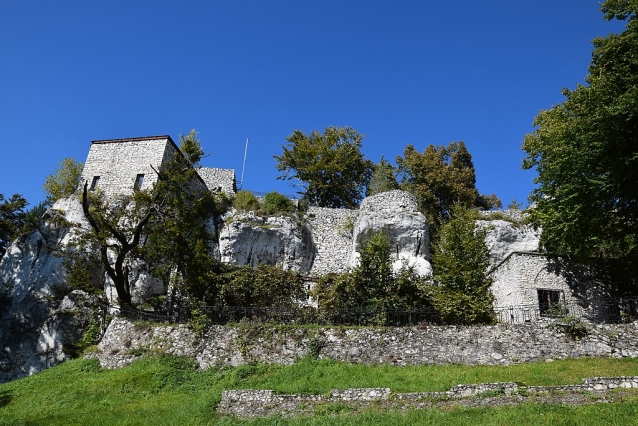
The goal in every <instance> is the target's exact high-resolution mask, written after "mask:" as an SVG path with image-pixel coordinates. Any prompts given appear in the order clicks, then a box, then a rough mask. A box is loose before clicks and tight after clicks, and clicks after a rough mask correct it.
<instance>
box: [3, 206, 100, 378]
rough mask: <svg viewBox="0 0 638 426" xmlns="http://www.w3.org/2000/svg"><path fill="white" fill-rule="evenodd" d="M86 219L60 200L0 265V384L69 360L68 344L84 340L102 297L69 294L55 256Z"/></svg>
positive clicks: (14, 244)
mask: <svg viewBox="0 0 638 426" xmlns="http://www.w3.org/2000/svg"><path fill="white" fill-rule="evenodd" d="M81 214H82V213H81V206H80V204H79V202H78V201H77V200H76V199H65V200H60V201H59V202H57V203H56V204H55V205H54V206H53V208H52V209H49V210H48V211H47V212H46V213H45V215H44V216H43V217H42V219H41V221H40V226H39V229H38V230H35V231H33V232H32V233H30V234H29V235H25V236H23V237H21V238H18V239H17V240H15V241H13V243H12V244H11V246H10V247H9V248H8V250H7V252H6V253H5V255H4V256H3V257H2V259H1V260H0V293H1V295H0V297H1V299H2V303H0V382H5V381H9V380H13V379H16V378H20V377H24V376H26V375H30V374H34V373H36V372H38V371H41V370H43V369H45V368H48V367H51V366H53V365H56V364H58V363H59V362H62V361H64V360H65V359H67V357H68V354H67V350H66V348H68V347H69V346H68V345H72V344H73V343H75V342H77V341H78V340H79V339H80V338H81V337H82V334H83V332H84V329H85V327H86V325H87V324H88V320H89V318H90V316H91V309H92V307H93V306H96V304H97V298H96V297H95V296H92V295H89V294H87V293H85V292H82V291H77V290H76V291H73V292H69V291H68V289H65V281H66V274H65V272H64V269H63V268H62V267H61V259H60V258H58V257H56V256H55V255H54V252H55V250H56V249H58V248H59V247H60V246H61V245H62V244H65V243H66V242H68V240H69V238H71V232H72V231H71V228H70V223H69V222H70V221H79V220H80V218H81V217H80V215H81ZM82 217H83V216H82ZM65 293H66V294H65Z"/></svg>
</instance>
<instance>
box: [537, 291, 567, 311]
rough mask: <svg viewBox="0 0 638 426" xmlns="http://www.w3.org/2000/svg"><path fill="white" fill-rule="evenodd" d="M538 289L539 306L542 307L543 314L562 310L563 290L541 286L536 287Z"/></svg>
mask: <svg viewBox="0 0 638 426" xmlns="http://www.w3.org/2000/svg"><path fill="white" fill-rule="evenodd" d="M536 291H537V292H538V308H539V309H540V313H541V315H543V314H549V313H551V312H553V311H556V310H560V307H561V293H562V291H561V290H549V289H544V288H539V289H536Z"/></svg>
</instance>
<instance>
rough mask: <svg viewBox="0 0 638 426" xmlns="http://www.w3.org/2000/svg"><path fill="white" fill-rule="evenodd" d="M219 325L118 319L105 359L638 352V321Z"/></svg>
mask: <svg viewBox="0 0 638 426" xmlns="http://www.w3.org/2000/svg"><path fill="white" fill-rule="evenodd" d="M261 327H262V328H261V332H260V331H259V328H253V329H250V332H249V333H247V332H246V329H243V330H242V329H241V328H239V327H227V326H213V327H211V328H210V330H209V331H208V333H206V335H205V336H204V337H203V338H201V339H199V338H198V337H197V336H196V335H195V334H194V333H193V332H192V331H191V330H190V329H189V328H188V327H187V326H186V325H172V326H168V325H167V326H156V327H151V326H137V325H135V324H133V323H131V322H129V321H127V320H124V319H121V318H115V319H114V320H113V321H112V322H111V324H110V325H109V327H108V330H107V332H106V334H105V336H104V337H103V339H102V341H101V342H100V344H99V345H98V349H99V353H97V354H96V355H95V356H96V357H97V358H99V359H100V363H101V364H102V366H104V367H107V368H117V367H121V366H124V365H128V364H130V363H131V362H132V361H133V360H134V359H136V358H137V357H138V356H139V354H142V353H146V352H149V351H150V352H154V351H160V352H165V353H169V354H173V355H184V356H189V357H192V358H194V359H195V360H196V361H197V362H198V364H199V365H200V367H202V368H204V369H206V368H209V367H211V366H215V367H219V366H224V365H232V366H237V365H241V364H246V363H249V362H252V361H258V362H265V363H275V364H287V365H289V364H292V363H293V362H295V360H297V359H298V358H300V357H303V356H305V355H307V354H308V353H309V352H310V348H311V347H317V346H319V347H320V348H321V349H320V354H319V358H330V359H335V360H339V361H346V362H352V363H359V364H394V365H420V364H448V363H458V364H466V365H511V364H516V363H523V362H534V361H543V360H548V359H566V358H580V357H586V356H596V357H614V358H622V357H638V323H630V324H588V329H589V335H587V336H585V337H584V338H582V340H573V339H572V338H570V337H569V336H568V335H566V334H565V333H564V332H563V331H562V329H560V328H559V327H554V326H552V324H549V323H529V324H515V325H495V326H468V327H462V326H432V327H425V326H419V327H397V328H378V329H375V328H360V329H344V328H318V329H307V328H306V329H302V328H298V329H297V328H289V329H281V328H279V329H278V328H270V329H269V328H268V327H267V326H261Z"/></svg>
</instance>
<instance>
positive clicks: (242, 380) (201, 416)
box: [0, 357, 638, 426]
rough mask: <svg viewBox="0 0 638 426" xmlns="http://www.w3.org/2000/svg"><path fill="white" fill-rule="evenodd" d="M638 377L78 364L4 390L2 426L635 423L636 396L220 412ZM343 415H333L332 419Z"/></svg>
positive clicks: (624, 364) (584, 369)
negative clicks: (252, 394) (239, 401)
mask: <svg viewBox="0 0 638 426" xmlns="http://www.w3.org/2000/svg"><path fill="white" fill-rule="evenodd" d="M621 375H638V360H636V359H625V360H615V359H592V358H590V359H578V360H564V361H555V362H552V363H536V364H521V365H516V366H509V367H486V366H481V367H468V366H461V365H447V366H419V367H396V366H361V365H350V364H342V363H337V362H333V361H309V360H302V361H300V362H298V363H297V364H295V365H293V366H290V367H284V366H274V365H261V364H258V365H249V366H242V367H238V368H233V369H227V370H224V371H222V372H215V371H205V372H203V371H198V370H197V369H196V368H195V365H194V364H193V362H192V361H190V360H187V359H183V358H172V357H162V358H149V359H145V360H141V361H138V362H136V363H135V364H133V365H132V366H131V367H127V368H122V369H119V370H103V369H101V368H100V367H99V365H98V364H97V362H96V361H95V360H73V361H69V362H67V363H65V364H62V365H60V366H58V367H55V368H52V369H49V370H46V371H44V372H42V373H40V374H37V375H35V376H32V377H28V378H25V379H22V380H17V381H14V382H11V383H6V384H2V385H0V424H20V425H22V424H33V425H40V424H42V425H44V424H46V425H53V424H96V425H113V424H118V425H126V424H131V425H132V424H135V425H138V424H151V425H172V424H175V425H178V424H179V425H186V424H212V423H215V424H244V423H249V424H252V423H254V424H313V425H314V424H355V423H356V424H357V425H358V426H360V425H362V424H392V425H400V424H454V425H464V424H468V425H469V424H472V425H476V424H487V425H489V424H499V425H503V424H526V423H532V422H534V423H539V424H550V423H551V424H553V425H560V424H570V425H571V424H597V425H598V424H619V425H620V424H623V425H628V424H637V423H638V420H637V419H638V400H629V401H627V402H625V403H622V404H605V405H603V404H596V405H591V406H583V407H557V406H546V405H526V406H521V407H503V408H495V409H462V408H457V409H452V410H447V411H446V410H427V411H413V412H408V413H374V412H368V413H365V414H363V415H357V416H352V417H349V416H348V415H347V413H336V414H335V413H327V414H326V415H325V416H315V417H309V418H296V419H272V418H271V419H265V420H264V419H259V420H256V421H253V422H240V421H237V420H234V419H220V418H217V417H216V415H215V413H214V407H215V405H216V404H217V402H218V401H219V399H220V397H221V392H222V390H224V389H240V388H254V389H274V390H276V391H279V392H282V393H301V392H303V393H326V392H328V391H329V390H330V389H334V388H348V387H389V388H391V389H392V390H393V391H395V392H408V391H434V390H447V389H448V388H450V387H451V386H453V385H455V384H459V383H484V382H496V381H499V382H502V381H517V382H520V383H523V384H525V385H557V384H572V383H580V382H581V379H582V378H583V377H592V376H621ZM335 415H336V416H337V417H334V416H335Z"/></svg>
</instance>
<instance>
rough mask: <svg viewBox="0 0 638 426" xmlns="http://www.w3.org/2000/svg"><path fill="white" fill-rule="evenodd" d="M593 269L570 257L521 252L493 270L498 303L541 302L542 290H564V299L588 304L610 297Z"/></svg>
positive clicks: (514, 304) (502, 304)
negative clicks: (539, 292)
mask: <svg viewBox="0 0 638 426" xmlns="http://www.w3.org/2000/svg"><path fill="white" fill-rule="evenodd" d="M593 272H594V271H593V270H592V269H591V268H587V267H585V266H583V265H577V264H574V263H572V262H570V261H569V260H567V259H566V258H561V257H549V256H547V255H545V254H542V253H524V252H517V253H512V254H511V255H510V256H508V257H507V258H506V259H505V260H504V261H503V262H502V263H501V264H500V265H499V266H497V267H496V268H495V269H494V270H493V271H492V277H493V278H494V282H493V284H492V287H491V290H492V293H493V294H494V298H495V300H494V306H496V307H506V306H521V305H538V304H539V300H538V290H539V289H544V290H554V291H559V292H561V302H565V303H567V304H581V305H587V304H589V303H590V302H591V301H593V300H599V299H604V298H608V297H610V293H609V289H608V288H607V286H606V285H604V284H603V283H602V282H600V281H599V280H597V279H595V277H594V274H593Z"/></svg>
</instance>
